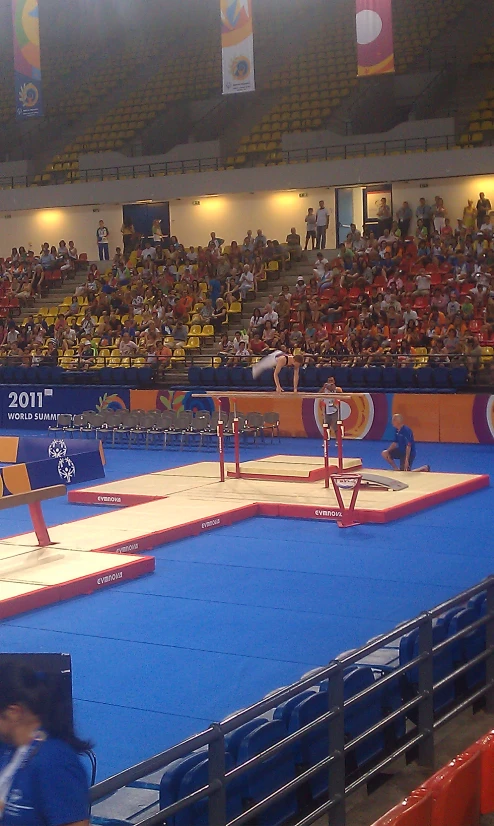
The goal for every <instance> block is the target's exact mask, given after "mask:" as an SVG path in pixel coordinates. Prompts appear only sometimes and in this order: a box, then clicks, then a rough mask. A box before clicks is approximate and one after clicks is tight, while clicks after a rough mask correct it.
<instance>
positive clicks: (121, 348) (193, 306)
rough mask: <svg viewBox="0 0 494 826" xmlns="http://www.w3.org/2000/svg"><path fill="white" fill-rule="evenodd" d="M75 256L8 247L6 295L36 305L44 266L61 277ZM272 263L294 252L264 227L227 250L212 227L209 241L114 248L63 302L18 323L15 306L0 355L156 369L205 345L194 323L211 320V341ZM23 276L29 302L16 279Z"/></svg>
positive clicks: (76, 366)
mask: <svg viewBox="0 0 494 826" xmlns="http://www.w3.org/2000/svg"><path fill="white" fill-rule="evenodd" d="M65 249H66V253H65V251H64V250H65ZM226 249H227V250H228V252H225V250H226ZM71 256H73V261H74V263H72V257H71ZM75 262H77V250H76V249H75V247H74V245H73V244H72V242H70V244H69V247H66V246H65V244H64V242H61V243H60V245H59V247H58V249H56V248H52V250H51V252H50V247H49V245H48V244H45V245H43V249H42V251H41V254H40V256H39V257H38V259H36V258H35V256H34V255H33V253H26V252H25V250H24V248H22V247H21V248H20V250H12V255H11V257H9V259H7V260H6V261H5V262H4V264H3V265H2V267H3V269H2V276H3V279H2V283H3V284H4V285H5V290H6V294H7V293H8V294H9V295H10V294H12V295H13V294H14V293H15V295H16V296H18V298H19V300H20V301H21V300H22V304H21V306H25V307H27V306H28V305H32V304H34V302H35V300H36V299H38V298H39V297H41V296H42V295H43V289H42V287H43V281H44V278H46V273H47V272H49V271H51V270H55V269H56V270H57V272H58V273H59V275H60V280H61V281H62V282H63V280H64V279H65V277H66V276H67V275H68V274H69V270H70V269H73V270H75V267H76V266H77V264H76V263H75ZM100 266H101V265H100ZM273 266H275V267H276V269H277V270H278V269H285V268H287V267H289V266H290V255H289V252H288V251H287V249H286V248H285V247H282V246H281V245H280V244H279V243H278V241H271V240H269V239H267V238H266V237H265V236H264V234H263V232H262V230H261V229H259V230H257V233H256V234H255V235H254V234H253V233H252V231H251V230H249V231H248V232H247V234H246V237H245V239H244V242H243V244H242V245H241V246H240V245H238V244H236V243H235V242H233V243H232V244H231V245H230V247H228V248H225V249H224V241H223V239H221V238H218V237H217V236H216V234H215V233H214V232H211V234H210V239H209V241H208V243H207V245H205V246H204V247H201V246H199V247H197V248H195V247H192V246H190V247H189V248H187V249H186V248H185V247H184V246H183V245H182V244H180V243H179V241H178V239H177V238H176V237H172V238H170V239H168V240H167V243H166V244H164V243H160V238H159V237H158V238H157V239H156V240H154V239H153V240H151V239H148V240H145V239H139V241H138V243H137V244H136V245H134V244H130V243H129V244H127V250H126V252H125V253H124V252H123V250H122V248H120V247H117V248H116V251H115V255H114V257H113V260H112V261H111V262H108V266H107V269H105V271H100V270H99V269H98V266H97V265H96V264H92V265H91V266H90V267H89V269H88V272H87V277H86V280H85V282H84V283H82V284H79V285H78V286H76V287H75V289H74V293H73V295H72V296H71V297H68V298H67V299H65V300H64V304H63V305H61V306H59V307H58V308H54V309H53V310H49V311H48V312H45V313H34V312H33V313H32V314H30V315H28V316H27V317H25V318H24V320H23V321H22V322H21V319H20V317H19V318H12V317H10V316H11V315H12V313H10V314H9V315H7V316H6V317H4V318H3V319H2V318H0V354H1V355H2V356H3V357H4V358H7V359H8V363H11V364H14V365H15V364H18V365H22V366H35V365H37V364H43V365H54V364H59V365H60V366H62V367H64V368H65V369H67V370H88V369H91V368H97V367H102V366H106V365H109V366H118V365H121V364H124V365H125V366H128V365H130V364H138V365H140V364H146V365H150V366H152V367H153V368H155V370H156V372H157V373H158V374H159V373H160V372H162V371H164V370H165V369H166V368H168V367H169V366H170V364H171V362H172V358H173V357H175V358H176V359H177V360H178V359H179V358H182V357H183V356H184V355H185V351H184V348H188V347H189V348H191V349H199V348H200V341H199V342H197V341H196V342H195V344H194V340H193V339H194V337H193V336H191V335H189V333H191V332H193V330H194V325H195V328H196V329H199V330H200V331H201V333H202V331H203V330H204V329H205V328H207V326H208V325H209V326H210V327H211V338H213V337H214V335H215V334H218V335H219V334H221V332H222V330H223V328H224V326H225V323H226V322H227V319H228V314H229V313H230V312H232V311H235V308H237V312H238V310H239V309H240V310H241V302H242V301H244V300H245V298H246V296H247V294H248V293H249V292H252V295H254V294H255V291H256V290H257V288H258V286H259V282H260V281H261V280H265V279H266V270H267V269H268V268H273ZM27 280H29V284H30V290H29V294H28V291H27V289H26V298H25V300H23V299H22V290H19V289H18V286H19V284H24V283H27ZM45 310H46V308H45ZM199 325H200V326H199Z"/></svg>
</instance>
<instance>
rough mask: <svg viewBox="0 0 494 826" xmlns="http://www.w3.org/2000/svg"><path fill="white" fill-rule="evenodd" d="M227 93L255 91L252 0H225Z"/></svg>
mask: <svg viewBox="0 0 494 826" xmlns="http://www.w3.org/2000/svg"><path fill="white" fill-rule="evenodd" d="M221 49H222V62H223V94H224V95H232V94H237V93H238V92H254V91H255V88H256V85H255V75H254V35H253V29H252V0H221Z"/></svg>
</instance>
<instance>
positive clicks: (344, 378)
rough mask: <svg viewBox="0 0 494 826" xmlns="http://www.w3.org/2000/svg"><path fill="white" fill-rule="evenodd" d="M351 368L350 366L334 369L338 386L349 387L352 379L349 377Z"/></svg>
mask: <svg viewBox="0 0 494 826" xmlns="http://www.w3.org/2000/svg"><path fill="white" fill-rule="evenodd" d="M349 373H350V370H349V368H348V367H335V369H334V380H335V382H336V385H337V387H342V388H343V389H345V387H349V385H350V379H349Z"/></svg>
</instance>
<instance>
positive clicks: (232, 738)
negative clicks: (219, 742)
mask: <svg viewBox="0 0 494 826" xmlns="http://www.w3.org/2000/svg"><path fill="white" fill-rule="evenodd" d="M267 722H268V719H267V717H256V718H255V719H254V720H249V722H248V723H244V725H243V726H239V727H238V728H236V729H234V730H233V731H231V732H230V733H229V734H226V735H225V751H227V752H228V753H229V754H231V756H232V758H233V762H234V763H235V765H236V764H237V758H238V749H239V746H240V743H241V742H242V740H243V739H244V737H246V736H247V735H248V734H250V733H251V731H255V729H257V728H259V726H263V725H264V723H267Z"/></svg>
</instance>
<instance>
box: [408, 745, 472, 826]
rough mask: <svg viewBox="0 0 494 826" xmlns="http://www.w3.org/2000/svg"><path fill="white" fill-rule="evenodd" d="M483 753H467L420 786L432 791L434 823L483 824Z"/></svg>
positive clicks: (451, 825)
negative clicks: (481, 800)
mask: <svg viewBox="0 0 494 826" xmlns="http://www.w3.org/2000/svg"><path fill="white" fill-rule="evenodd" d="M480 778H481V755H480V751H479V750H475V751H474V752H473V753H468V752H465V754H460V755H459V756H458V757H455V759H454V760H452V761H451V762H450V763H448V765H447V766H444V768H442V769H440V770H439V771H438V772H436V774H434V775H433V776H432V777H431V778H430V779H429V780H427V781H426V782H425V783H424V784H423V785H422V786H421V788H422V789H424V790H425V791H427V792H430V793H431V794H432V797H433V799H434V805H433V809H432V820H431V826H477V824H479V823H480Z"/></svg>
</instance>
